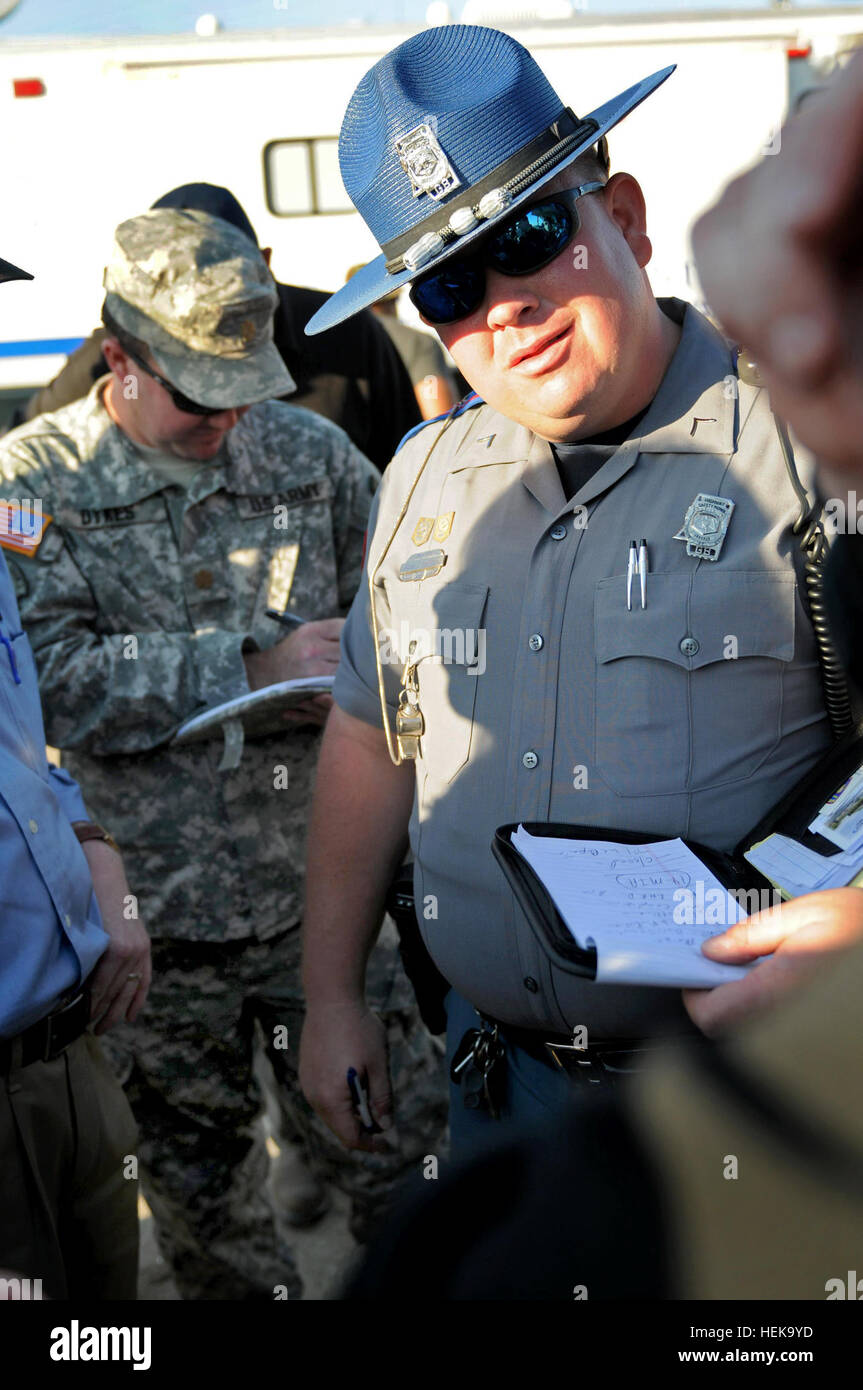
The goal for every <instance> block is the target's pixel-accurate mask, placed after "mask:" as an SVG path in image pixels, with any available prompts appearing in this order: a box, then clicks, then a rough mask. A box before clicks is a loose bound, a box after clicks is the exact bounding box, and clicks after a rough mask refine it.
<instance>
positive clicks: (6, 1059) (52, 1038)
mask: <svg viewBox="0 0 863 1390" xmlns="http://www.w3.org/2000/svg"><path fill="white" fill-rule="evenodd" d="M89 1021H90V990H89V988H88V987H87V986H86V985H85V986H84V988H83V989H82V990H81V991H80V992H79V993H78V994H76V995H75V998H74V999H70V1000H69V1001H68V1003H66V1004H64V1005H63V1006H62V1008H60V1009H55V1010H54V1012H53V1013H50V1014H48V1015H47V1016H46V1017H45V1018H40V1020H39V1022H38V1023H33V1024H31V1025H30V1027H29V1028H25V1029H24V1032H23V1033H19V1034H18V1036H17V1037H15V1038H7V1039H5V1040H4V1041H3V1042H0V1075H3V1076H8V1074H9V1072H10V1071H12V1070H14V1069H15V1068H17V1067H29V1066H30V1065H31V1063H32V1062H53V1060H54V1058H55V1057H59V1056H60V1053H61V1052H63V1051H65V1049H66V1048H67V1047H69V1046H71V1044H72V1043H73V1042H75V1041H76V1040H77V1039H78V1038H80V1036H81V1034H82V1033H83V1032H84V1031H85V1030H86V1028H87V1024H88V1023H89Z"/></svg>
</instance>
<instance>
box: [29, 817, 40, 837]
mask: <svg viewBox="0 0 863 1390" xmlns="http://www.w3.org/2000/svg"><path fill="white" fill-rule="evenodd" d="M29 825H30V829H31V830H32V832H33V834H34V835H35V834H36V831H37V830H38V829H39V822H38V821H35V820H34V819H33V817H32V816H31V817H30V820H29Z"/></svg>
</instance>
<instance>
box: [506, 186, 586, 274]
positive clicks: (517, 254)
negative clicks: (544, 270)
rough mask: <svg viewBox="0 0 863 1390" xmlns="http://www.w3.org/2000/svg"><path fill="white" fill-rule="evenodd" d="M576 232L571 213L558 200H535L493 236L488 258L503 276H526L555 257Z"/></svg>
mask: <svg viewBox="0 0 863 1390" xmlns="http://www.w3.org/2000/svg"><path fill="white" fill-rule="evenodd" d="M577 231H578V217H577V215H576V214H575V212H570V211H569V210H568V209H567V208H565V207H564V206H563V204H562V203H556V202H553V201H550V202H548V203H538V204H537V205H536V206H535V207H532V208H528V210H527V212H525V213H522V215H521V216H520V217H517V218H515V220H514V221H513V222H511V223H510V225H509V226H508V227H505V228H504V229H503V231H501V232H499V233H498V235H497V236H496V237H494V238H493V240H492V241H491V243H490V244H489V246H488V259H489V261H490V262H491V264H492V265H493V266H494V267H495V269H496V270H499V271H501V272H502V273H503V274H504V275H528V274H529V273H530V271H532V270H539V269H540V268H541V267H542V266H544V265H547V264H548V262H549V261H552V260H554V258H555V256H559V255H560V253H561V251H562V250H563V248H564V247H565V246H566V244H567V242H568V241H569V239H570V237H572V236H574V235H575V233H576V232H577Z"/></svg>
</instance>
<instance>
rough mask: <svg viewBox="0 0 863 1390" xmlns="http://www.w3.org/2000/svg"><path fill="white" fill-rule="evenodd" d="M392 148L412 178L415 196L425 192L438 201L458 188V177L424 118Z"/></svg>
mask: <svg viewBox="0 0 863 1390" xmlns="http://www.w3.org/2000/svg"><path fill="white" fill-rule="evenodd" d="M395 148H396V154H397V155H398V157H399V162H400V164H401V166H402V168H403V169H404V171H405V173H406V174H407V176H408V178H409V179H410V181H411V189H412V190H413V196H414V197H415V198H419V197H420V196H421V195H422V194H423V193H428V194H430V195H431V197H432V198H434V199H435V201H437V200H438V199H439V198H445V197H446V195H447V194H448V193H451V192H452V190H453V189H454V188H459V187H460V185H461V179H460V178H458V176H457V175H456V172H455V170H454V169H453V167H452V165H451V164H450V162H449V159H448V157H447V154H446V151H445V150H444V149H443V147H442V145H441V143H440V141H439V140H438V138H437V136H436V135H435V133H434V131H433V130H432V128H431V126H430V125H428V124H426V122H425V121H424V122H423V123H422V124H421V125H418V126H414V128H413V130H409V131H408V133H407V135H404V136H402V138H401V140H397V141H396V146H395Z"/></svg>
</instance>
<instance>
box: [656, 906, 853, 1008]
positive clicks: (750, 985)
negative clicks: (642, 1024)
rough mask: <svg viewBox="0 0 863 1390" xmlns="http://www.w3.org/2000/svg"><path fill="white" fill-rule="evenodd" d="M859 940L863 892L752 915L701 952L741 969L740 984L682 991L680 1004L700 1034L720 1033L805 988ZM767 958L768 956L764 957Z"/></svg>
mask: <svg viewBox="0 0 863 1390" xmlns="http://www.w3.org/2000/svg"><path fill="white" fill-rule="evenodd" d="M861 936H863V890H861V889H859V888H831V889H828V890H825V891H824V892H821V893H807V894H806V895H805V896H804V897H801V898H794V899H793V900H792V901H791V902H787V903H783V904H782V906H781V907H777V908H769V909H768V910H767V911H766V912H756V913H754V914H753V916H752V917H747V918H746V919H745V920H744V921H743V922H738V923H737V924H736V925H735V926H733V927H729V928H728V930H727V931H725V932H722V933H721V934H720V935H719V936H711V937H710V938H709V940H707V941H705V942H704V945H703V946H702V948H701V949H702V951H703V953H704V955H706V956H709V957H710V959H711V960H716V961H722V962H723V963H724V964H725V965H746V964H748V963H749V962H750V961H752V960H755V959H756V958H757V957H758V956H766V957H767V958H766V960H763V961H761V962H760V963H759V964H758V965H756V966H753V968H752V969H751V970H750V971H749V973H748V974H747V975H746V976H745V978H744V979H742V980H731V981H730V982H729V983H728V984H727V985H719V986H717V988H716V989H685V990H684V991H683V1002H684V1004H685V1006H686V1010H687V1013H688V1014H689V1017H690V1018H691V1019H692V1022H693V1023H694V1024H695V1025H696V1027H698V1028H700V1029H701V1031H702V1032H703V1033H716V1032H721V1031H722V1030H724V1029H725V1028H729V1027H731V1026H732V1025H734V1024H737V1023H741V1022H744V1021H745V1020H746V1019H748V1018H749V1017H750V1016H752V1015H755V1014H758V1013H761V1012H762V1011H764V1010H766V1009H770V1008H772V1007H773V1006H774V1005H775V1004H778V1003H781V1001H782V1000H783V999H784V998H785V997H786V996H788V995H789V994H791V993H793V991H794V990H796V989H799V988H800V986H801V985H805V983H806V981H807V980H809V979H810V978H811V977H812V975H813V974H814V973H815V972H816V970H817V969H818V967H819V965H821V964H822V963H823V961H824V960H825V959H826V958H827V957H829V956H830V954H831V953H832V952H833V951H838V950H843V949H845V948H847V947H849V946H853V945H854V943H855V942H856V941H858V940H859V939H860V937H861ZM768 953H769V954H768Z"/></svg>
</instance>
